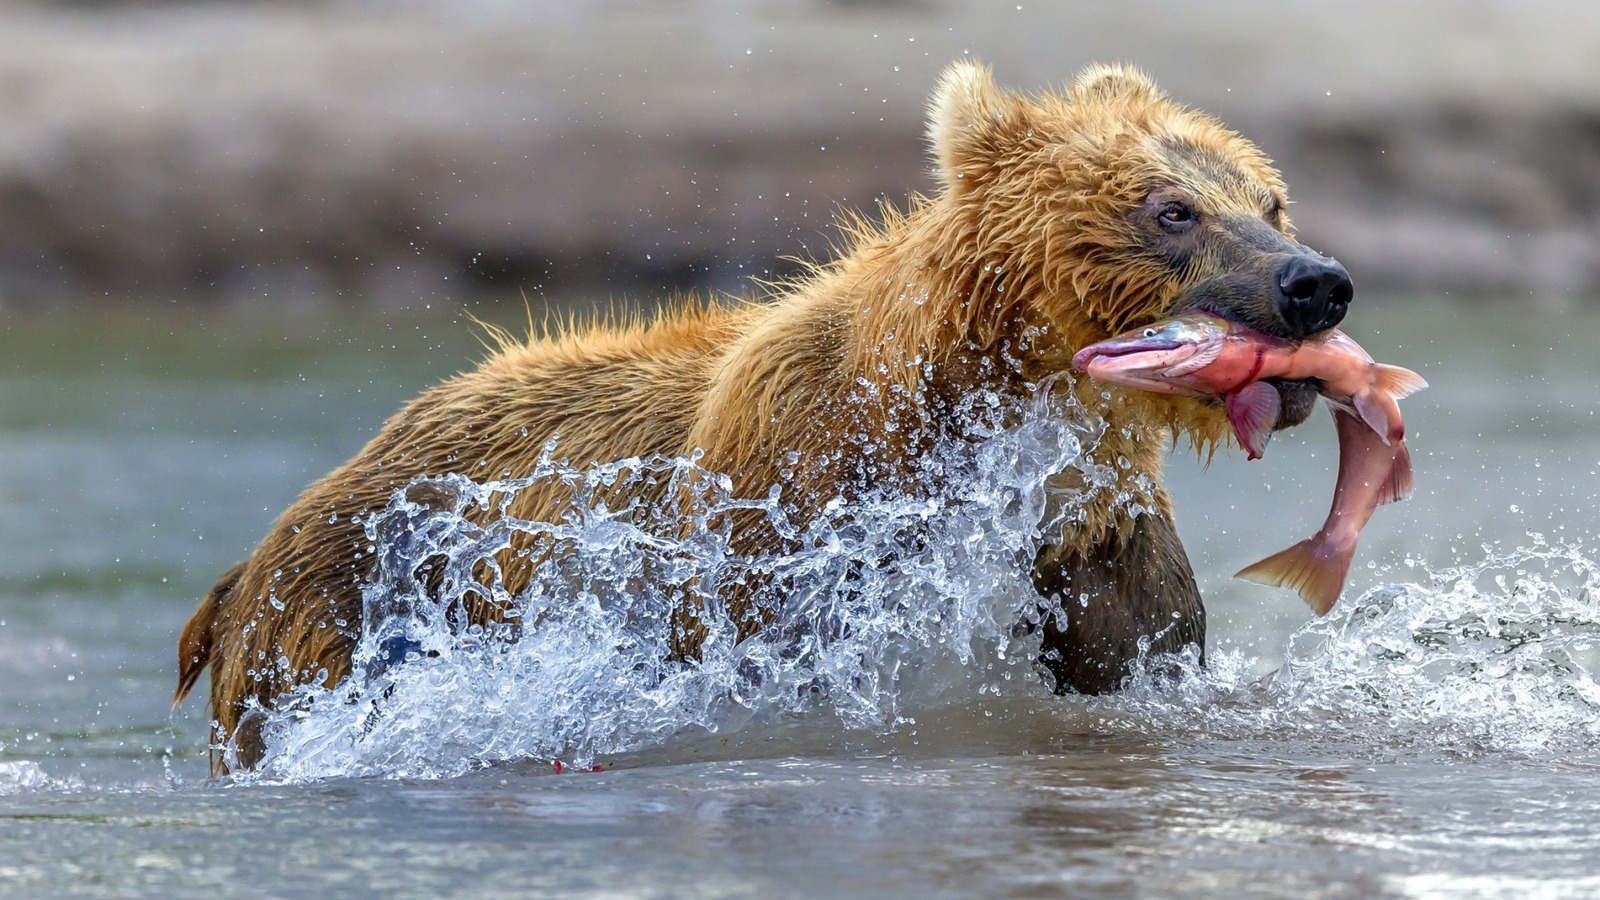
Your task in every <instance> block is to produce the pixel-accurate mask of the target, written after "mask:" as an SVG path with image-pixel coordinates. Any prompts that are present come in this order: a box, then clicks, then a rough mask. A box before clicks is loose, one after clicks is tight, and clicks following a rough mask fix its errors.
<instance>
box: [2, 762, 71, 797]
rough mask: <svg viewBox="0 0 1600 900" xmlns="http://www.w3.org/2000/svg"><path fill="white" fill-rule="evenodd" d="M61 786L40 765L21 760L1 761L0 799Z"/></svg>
mask: <svg viewBox="0 0 1600 900" xmlns="http://www.w3.org/2000/svg"><path fill="white" fill-rule="evenodd" d="M59 786H61V783H60V782H56V781H54V780H52V779H51V778H50V777H49V776H47V775H45V773H44V770H43V769H41V768H39V764H38V763H36V762H33V761H31V760H26V759H20V760H11V761H0V797H4V796H6V795H8V794H22V793H27V792H29V791H38V790H44V789H47V788H51V787H59Z"/></svg>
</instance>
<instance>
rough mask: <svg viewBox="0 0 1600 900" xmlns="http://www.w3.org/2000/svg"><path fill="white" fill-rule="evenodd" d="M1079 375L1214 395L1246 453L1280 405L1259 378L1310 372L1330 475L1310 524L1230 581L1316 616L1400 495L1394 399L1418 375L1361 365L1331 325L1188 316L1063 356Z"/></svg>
mask: <svg viewBox="0 0 1600 900" xmlns="http://www.w3.org/2000/svg"><path fill="white" fill-rule="evenodd" d="M1072 363H1073V365H1074V366H1076V367H1077V368H1079V369H1081V370H1083V371H1085V372H1087V373H1088V374H1089V376H1090V377H1091V378H1094V379H1096V380H1098V381H1106V382H1110V383H1112V384H1120V385H1124V386H1127V387H1133V388H1139V389H1142V390H1147V391H1155V392H1157V393H1167V394H1187V395H1191V396H1215V395H1221V396H1222V397H1223V398H1224V401H1225V402H1226V403H1227V408H1228V420H1229V422H1231V423H1232V425H1233V429H1234V434H1235V435H1236V436H1238V438H1239V443H1240V444H1242V445H1243V446H1244V447H1245V450H1246V452H1247V453H1249V455H1250V458H1251V459H1258V458H1260V456H1261V453H1262V451H1263V450H1264V449H1265V447H1266V442H1267V438H1268V437H1269V436H1270V435H1271V433H1272V426H1273V425H1274V424H1276V422H1277V419H1278V413H1279V406H1280V403H1281V401H1280V400H1279V397H1278V392H1277V389H1275V388H1274V387H1272V385H1270V384H1264V383H1263V382H1262V381H1261V379H1263V378H1286V379H1290V380H1301V379H1312V378H1314V379H1317V380H1318V382H1319V388H1318V390H1319V392H1320V393H1321V394H1322V395H1323V396H1324V397H1326V398H1327V399H1328V401H1329V405H1330V406H1332V407H1333V419H1334V425H1335V428H1336V430H1337V431H1338V434H1339V477H1338V483H1337V485H1336V487H1335V488H1334V492H1333V507H1332V509H1330V510H1329V512H1328V519H1327V521H1326V522H1324V523H1323V526H1322V529H1321V530H1320V531H1318V532H1317V533H1316V534H1315V535H1313V536H1312V537H1310V538H1308V539H1306V540H1303V541H1301V542H1300V543H1298V544H1295V545H1294V546H1293V547H1290V548H1289V549H1287V550H1284V551H1282V552H1280V553H1275V554H1273V555H1272V556H1269V557H1267V558H1266V559H1264V560H1262V561H1260V562H1258V563H1255V564H1254V565H1250V566H1246V567H1245V568H1244V569H1242V570H1240V571H1239V572H1238V574H1237V575H1236V576H1235V577H1240V578H1248V579H1250V580H1253V581H1262V582H1265V583H1267V584H1276V585H1283V586H1285V587H1291V588H1294V589H1295V591H1297V592H1298V593H1299V594H1300V596H1301V597H1303V598H1305V601H1306V602H1307V603H1308V604H1310V606H1311V608H1312V609H1313V610H1315V611H1316V612H1317V613H1318V614H1322V613H1326V612H1327V611H1328V610H1329V609H1331V608H1333V604H1334V602H1335V601H1336V600H1338V598H1339V592H1340V590H1341V589H1342V588H1343V587H1344V582H1345V578H1346V576H1347V575H1348V574H1349V571H1350V561H1351V559H1352V558H1353V557H1354V555H1355V549H1356V538H1357V536H1358V535H1359V534H1360V533H1361V529H1362V528H1363V527H1365V525H1366V524H1367V522H1368V521H1369V520H1371V518H1372V513H1373V511H1374V510H1376V509H1377V508H1378V507H1379V506H1381V505H1383V504H1385V503H1392V502H1394V501H1396V500H1402V499H1404V498H1406V497H1408V496H1410V495H1411V489H1412V480H1411V454H1410V451H1408V450H1407V449H1406V446H1405V422H1404V420H1402V419H1401V417H1400V407H1399V404H1398V403H1397V402H1396V401H1398V400H1399V399H1401V398H1402V397H1407V396H1409V395H1411V394H1413V393H1415V392H1417V391H1419V390H1421V389H1423V388H1425V387H1427V386H1428V385H1427V382H1425V381H1423V380H1422V377H1421V376H1419V375H1417V374H1416V373H1415V372H1412V371H1410V370H1408V369H1402V368H1400V367H1398V366H1386V365H1383V364H1381V363H1376V362H1373V360H1372V357H1371V356H1369V355H1367V352H1366V351H1365V350H1363V349H1361V346H1360V345H1359V344H1357V343H1356V342H1355V341H1353V340H1351V339H1350V338H1349V337H1348V336H1346V335H1345V334H1343V333H1341V332H1339V331H1330V332H1329V333H1328V334H1327V335H1326V336H1324V337H1321V338H1318V339H1315V340H1307V341H1301V342H1298V343H1297V342H1293V341H1286V340H1283V339H1281V338H1276V337H1272V336H1271V335H1266V334H1262V333H1260V332H1257V331H1254V330H1253V329H1249V328H1246V327H1244V326H1242V325H1237V324H1235V323H1232V322H1229V321H1227V320H1226V319H1222V318H1219V317H1217V316H1213V315H1209V314H1205V313H1195V314H1191V315H1185V316H1180V317H1178V318H1175V319H1170V320H1168V321H1165V322H1158V323H1156V324H1153V325H1150V326H1147V327H1145V328H1141V329H1137V330H1134V331H1130V332H1127V333H1126V334H1122V335H1118V336H1117V337H1114V338H1112V339H1110V340H1107V341H1102V342H1100V343H1098V344H1094V345H1092V346H1090V347H1085V348H1084V349H1083V350H1080V351H1079V352H1078V353H1077V355H1075V356H1074V357H1073V359H1072Z"/></svg>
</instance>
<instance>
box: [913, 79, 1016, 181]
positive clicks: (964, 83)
mask: <svg viewBox="0 0 1600 900" xmlns="http://www.w3.org/2000/svg"><path fill="white" fill-rule="evenodd" d="M1024 114H1025V108H1024V104H1023V103H1021V102H1019V100H1018V98H1017V97H1015V96H1013V95H1011V94H1007V93H1005V92H1004V91H1001V90H1000V89H999V88H997V87H995V85H994V76H993V74H992V73H990V71H989V67H988V66H985V65H982V64H980V63H977V62H974V61H972V60H966V59H963V60H957V61H956V62H954V63H951V64H950V66H949V67H948V68H946V69H945V70H944V73H943V74H942V75H940V76H939V86H938V87H937V88H935V89H934V92H933V99H932V100H931V101H930V102H929V103H928V141H929V142H930V143H931V144H932V145H933V154H934V158H935V159H936V160H937V161H938V164H939V172H938V175H939V180H940V181H942V182H943V183H944V186H945V188H946V189H948V190H956V189H959V188H971V187H974V186H976V185H977V184H979V183H981V182H982V181H983V179H984V177H985V176H986V175H987V174H988V172H989V170H990V169H991V168H992V167H993V165H994V163H995V161H996V159H997V158H998V157H999V155H1000V154H1001V152H1002V151H1003V149H1004V148H1005V147H1006V145H1007V144H1008V143H1009V140H1010V136H1011V135H1014V134H1017V133H1019V132H1020V131H1023V130H1025V128H1026V126H1025V125H1024V123H1023V121H1022V119H1023V118H1024Z"/></svg>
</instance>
